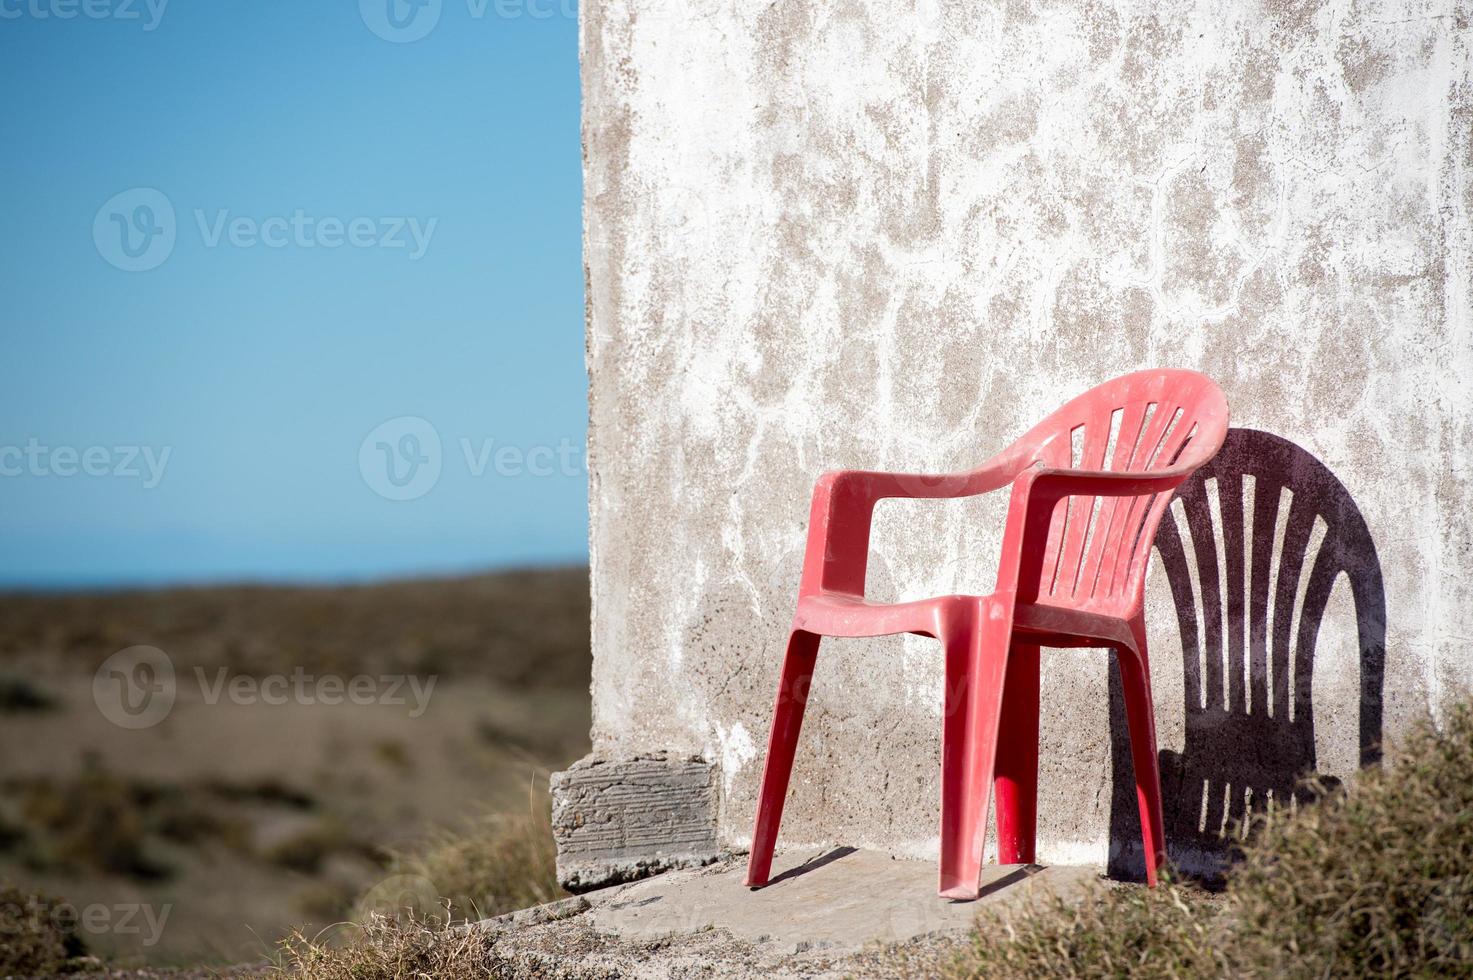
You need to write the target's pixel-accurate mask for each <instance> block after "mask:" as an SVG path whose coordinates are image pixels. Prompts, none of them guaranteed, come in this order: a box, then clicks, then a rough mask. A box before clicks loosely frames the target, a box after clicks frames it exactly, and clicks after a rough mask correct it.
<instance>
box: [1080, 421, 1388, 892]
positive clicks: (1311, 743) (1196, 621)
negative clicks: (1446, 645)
mask: <svg viewBox="0 0 1473 980" xmlns="http://www.w3.org/2000/svg"><path fill="white" fill-rule="evenodd" d="M1177 497H1178V498H1179V501H1180V503H1179V504H1178V503H1173V504H1172V507H1171V509H1170V510H1168V511H1167V513H1166V516H1165V519H1164V520H1163V521H1162V522H1161V528H1160V530H1159V531H1158V532H1157V535H1156V542H1155V545H1156V549H1157V551H1158V553H1159V554H1160V556H1161V561H1162V566H1163V567H1164V569H1165V572H1166V578H1167V581H1168V584H1169V587H1170V591H1171V597H1172V601H1173V603H1174V605H1175V607H1176V616H1177V623H1178V626H1179V628H1180V633H1181V649H1182V680H1183V684H1182V687H1183V693H1184V698H1183V700H1184V701H1185V719H1186V733H1185V744H1184V746H1183V750H1182V751H1181V752H1180V753H1177V752H1174V751H1169V750H1168V751H1163V752H1161V753H1160V763H1161V785H1162V793H1163V808H1164V811H1165V819H1166V840H1167V853H1168V856H1169V858H1170V859H1171V860H1172V862H1173V863H1174V864H1176V865H1177V867H1178V868H1180V869H1181V870H1182V871H1183V872H1185V873H1187V874H1191V875H1193V876H1196V877H1200V878H1202V879H1204V880H1206V881H1209V882H1211V881H1213V880H1216V879H1219V878H1220V875H1221V873H1222V871H1223V870H1225V868H1226V867H1227V865H1228V864H1229V863H1230V862H1231V861H1232V859H1233V855H1234V852H1235V849H1236V845H1237V844H1238V843H1239V835H1240V832H1241V828H1242V827H1243V826H1244V825H1245V823H1246V822H1247V818H1248V817H1249V816H1250V815H1251V814H1252V813H1254V812H1261V811H1262V810H1263V809H1264V808H1266V807H1267V806H1269V805H1270V803H1273V804H1274V805H1277V806H1285V805H1287V806H1289V807H1291V808H1292V807H1297V806H1298V805H1301V804H1302V803H1304V802H1305V801H1306V800H1308V799H1309V798H1311V795H1312V793H1311V791H1310V790H1308V789H1307V788H1305V786H1304V785H1303V782H1302V781H1303V777H1305V776H1306V775H1309V774H1312V773H1315V772H1316V771H1317V767H1316V758H1315V731H1314V724H1315V721H1314V708H1315V705H1314V691H1313V690H1312V684H1313V679H1314V658H1315V648H1316V644H1317V641H1318V639H1319V634H1320V628H1321V625H1322V623H1323V620H1324V617H1325V611H1326V607H1327V605H1328V604H1329V600H1330V593H1331V591H1332V589H1333V588H1334V586H1335V583H1336V581H1337V580H1338V579H1339V577H1340V576H1341V575H1342V574H1343V575H1344V576H1345V577H1346V579H1347V582H1348V585H1349V589H1350V595H1351V598H1352V600H1353V603H1354V610H1355V623H1356V634H1357V640H1358V643H1359V650H1360V654H1359V670H1360V678H1359V680H1360V683H1359V692H1360V704H1359V733H1358V737H1359V759H1360V765H1361V766H1367V765H1373V764H1376V763H1378V762H1379V761H1380V757H1381V750H1380V741H1381V694H1382V685H1383V681H1384V675H1385V660H1386V595H1385V590H1384V587H1383V584H1382V579H1381V565H1380V561H1379V560H1378V559H1377V557H1376V546H1375V544H1374V542H1373V541H1372V539H1371V534H1370V530H1369V528H1368V527H1367V526H1366V522H1365V519H1364V518H1363V517H1362V516H1361V512H1360V510H1359V508H1357V507H1356V505H1355V501H1354V500H1353V499H1352V498H1351V496H1350V493H1349V492H1348V491H1347V490H1346V488H1345V486H1344V485H1343V484H1342V483H1341V482H1340V481H1339V480H1338V479H1336V477H1335V475H1334V474H1333V473H1331V472H1330V470H1329V468H1328V467H1326V466H1325V465H1324V464H1323V463H1321V462H1320V461H1319V460H1318V459H1317V458H1315V457H1314V456H1313V455H1312V454H1310V453H1309V452H1307V451H1305V450H1304V449H1301V448H1300V447H1299V446H1296V445H1295V444H1294V443H1292V442H1289V441H1287V440H1285V439H1282V438H1280V437H1278V436H1275V435H1270V434H1269V433H1267V432H1259V431H1256V430H1253V429H1232V430H1230V431H1229V432H1228V437H1227V440H1226V442H1225V443H1224V444H1223V447H1222V450H1221V451H1220V452H1219V453H1218V454H1217V456H1216V457H1214V458H1213V459H1212V460H1211V461H1210V462H1209V463H1207V464H1206V465H1205V466H1203V467H1202V468H1201V469H1200V470H1198V471H1197V473H1196V474H1194V475H1193V477H1192V478H1191V479H1190V480H1188V481H1187V482H1186V483H1184V484H1183V485H1182V486H1181V487H1180V488H1179V489H1178V491H1177ZM1164 625H1165V624H1158V633H1159V628H1160V627H1161V626H1164ZM1161 649H1162V652H1163V655H1164V654H1165V651H1166V650H1169V649H1170V647H1169V646H1167V645H1163V646H1162V647H1161ZM1155 667H1156V671H1157V672H1158V674H1159V673H1160V672H1161V669H1162V665H1161V662H1160V660H1159V659H1158V660H1156V663H1155ZM1158 687H1159V682H1158ZM1157 703H1158V717H1159V706H1160V701H1159V698H1158V702H1157ZM1110 736H1111V753H1112V758H1113V789H1112V798H1111V807H1110V861H1109V864H1110V869H1109V870H1110V873H1111V875H1112V876H1114V877H1122V878H1130V879H1141V878H1144V874H1145V871H1144V863H1143V861H1142V856H1141V853H1140V843H1139V838H1138V836H1137V834H1138V830H1137V828H1138V818H1137V815H1136V801H1135V791H1134V782H1133V780H1134V774H1133V771H1132V768H1131V762H1130V746H1129V739H1128V736H1127V734H1126V725H1125V713H1124V708H1123V701H1122V698H1121V690H1120V680H1119V676H1118V672H1117V670H1116V668H1115V667H1114V666H1113V662H1112V667H1111V676H1110Z"/></svg>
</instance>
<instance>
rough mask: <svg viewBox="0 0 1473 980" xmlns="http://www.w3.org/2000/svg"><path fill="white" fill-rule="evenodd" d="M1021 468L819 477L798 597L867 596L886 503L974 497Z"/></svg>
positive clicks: (1007, 460) (1003, 465)
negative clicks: (876, 529) (875, 522)
mask: <svg viewBox="0 0 1473 980" xmlns="http://www.w3.org/2000/svg"><path fill="white" fill-rule="evenodd" d="M1021 468H1022V463H1021V462H1019V460H1018V458H1017V454H1012V455H1009V454H1004V455H1002V456H999V457H996V458H994V459H992V460H989V461H988V462H987V463H986V464H984V465H982V466H980V467H978V468H977V469H975V470H968V471H966V472H963V473H945V474H936V475H925V474H918V473H877V472H871V471H867V470H835V471H832V472H829V473H825V474H824V475H823V476H821V477H819V478H818V482H817V484H815V485H814V488H813V504H812V506H811V508H810V510H809V515H808V547H807V551H806V552H805V554H804V558H803V579H802V583H801V584H800V586H799V589H798V594H799V595H813V594H815V593H818V592H838V593H843V594H846V595H853V596H863V595H864V577H865V570H866V567H867V565H868V561H869V533H870V523H871V519H872V518H873V517H874V510H875V504H876V503H877V502H879V501H881V500H884V499H886V498H893V497H899V498H907V499H917V500H918V499H946V498H956V497H970V496H975V495H977V494H981V493H987V492H989V491H992V490H996V489H998V488H1000V487H1005V486H1007V485H1008V484H1009V483H1011V482H1012V481H1013V478H1014V477H1016V476H1017V474H1018V472H1019V471H1020V469H1021Z"/></svg>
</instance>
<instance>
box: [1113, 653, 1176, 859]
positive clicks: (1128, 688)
mask: <svg viewBox="0 0 1473 980" xmlns="http://www.w3.org/2000/svg"><path fill="white" fill-rule="evenodd" d="M1138 642H1139V643H1140V651H1139V652H1136V651H1134V650H1127V649H1121V650H1117V651H1116V655H1117V659H1118V661H1119V663H1120V680H1121V685H1120V686H1121V687H1122V688H1124V691H1125V717H1126V721H1127V723H1128V725H1129V728H1130V758H1131V762H1132V763H1133V764H1134V766H1135V796H1136V805H1137V806H1138V807H1139V809H1140V817H1141V843H1142V844H1143V845H1144V847H1145V855H1146V884H1148V885H1150V886H1152V887H1155V884H1156V872H1157V869H1158V868H1160V867H1161V866H1162V865H1163V864H1165V862H1166V833H1165V821H1164V820H1163V819H1162V816H1161V773H1160V771H1159V770H1158V768H1157V763H1156V715H1155V710H1154V708H1153V706H1152V703H1151V677H1150V673H1149V668H1148V667H1147V661H1146V647H1145V639H1144V637H1141V638H1139V640H1138Z"/></svg>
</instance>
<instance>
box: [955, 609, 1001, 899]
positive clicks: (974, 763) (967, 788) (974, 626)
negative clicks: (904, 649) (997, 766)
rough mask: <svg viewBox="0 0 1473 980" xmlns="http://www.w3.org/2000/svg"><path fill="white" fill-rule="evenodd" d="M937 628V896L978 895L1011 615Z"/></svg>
mask: <svg viewBox="0 0 1473 980" xmlns="http://www.w3.org/2000/svg"><path fill="white" fill-rule="evenodd" d="M988 612H989V607H988V606H986V605H984V606H983V607H982V608H981V609H980V610H979V612H978V615H977V616H976V617H975V618H974V619H972V620H971V621H970V622H965V623H958V624H957V625H956V626H955V627H953V628H951V629H947V630H943V636H942V638H941V639H942V642H943V643H944V644H945V646H946V705H945V714H946V717H945V719H944V721H943V723H942V734H941V885H940V894H941V896H942V897H943V898H960V899H973V898H976V897H977V893H978V886H979V884H980V880H981V874H982V844H983V841H984V839H985V837H986V826H987V825H986V818H987V799H988V795H989V790H990V789H991V785H992V772H993V766H994V763H995V762H996V759H997V726H998V720H999V714H1000V708H1001V704H1002V682H1003V675H1004V671H1005V670H1006V667H1007V661H1008V636H1009V633H1010V632H1011V630H1012V623H1011V617H1007V616H1001V615H999V616H998V617H997V618H992V616H989V615H988Z"/></svg>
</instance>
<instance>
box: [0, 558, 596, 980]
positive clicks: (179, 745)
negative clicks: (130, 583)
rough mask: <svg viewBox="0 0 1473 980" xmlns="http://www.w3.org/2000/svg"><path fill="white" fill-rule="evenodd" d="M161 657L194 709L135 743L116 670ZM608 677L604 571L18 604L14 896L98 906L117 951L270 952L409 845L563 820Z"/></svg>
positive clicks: (11, 780) (10, 865) (137, 734)
mask: <svg viewBox="0 0 1473 980" xmlns="http://www.w3.org/2000/svg"><path fill="white" fill-rule="evenodd" d="M138 645H146V646H150V647H155V648H157V649H158V650H161V651H163V652H164V654H165V655H166V656H167V658H168V661H169V663H170V664H171V666H172V670H173V680H172V688H173V691H174V694H175V699H174V703H173V705H172V707H171V708H170V710H169V711H168V712H167V715H166V716H165V717H163V719H162V720H161V721H158V722H157V723H156V724H153V725H151V726H150V727H145V728H138V729H130V728H127V727H123V726H121V725H119V724H116V723H115V722H114V721H113V720H110V718H109V717H108V712H105V711H104V710H102V709H100V708H99V699H98V697H97V696H96V692H95V690H94V679H95V677H96V675H97V672H98V670H99V667H100V666H101V665H102V664H103V663H104V661H106V660H108V658H109V657H111V656H113V655H114V654H116V653H118V652H119V651H121V650H124V649H127V648H130V647H134V646H138ZM588 677H589V649H588V582H587V572H586V570H585V569H581V568H579V569H560V570H537V571H523V572H508V573H498V574H494V575H482V576H476V577H466V578H455V579H441V580H417V581H407V582H393V583H386V584H373V585H363V586H352V587H331V588H318V587H257V586H251V587H209V588H190V589H171V590H161V591H144V592H116V593H107V594H100V593H86V594H82V593H70V594H53V595H28V594H7V595H0V746H3V751H0V882H9V883H11V884H14V885H16V886H19V887H20V888H21V889H22V890H26V891H30V890H41V891H44V892H47V893H50V894H52V895H54V896H57V897H59V898H61V899H63V900H64V901H65V902H66V903H68V904H69V905H70V906H73V907H75V908H76V909H78V910H79V911H84V910H86V909H89V908H90V909H92V911H93V914H94V915H95V916H96V919H95V923H96V924H98V925H100V928H96V929H93V928H87V927H86V926H84V928H83V929H82V931H81V935H82V938H83V939H84V940H85V942H86V943H87V946H88V948H89V949H90V950H91V951H93V952H95V953H97V954H99V955H103V956H106V957H108V958H109V959H111V960H114V961H120V962H124V963H126V962H135V963H148V964H153V965H163V964H200V963H246V962H252V961H256V960H259V959H260V958H261V957H262V956H263V955H269V954H270V953H271V952H272V950H273V949H274V944H275V941H276V940H277V939H278V938H280V937H281V936H282V935H283V934H284V933H285V931H286V930H288V929H289V928H291V927H293V926H303V927H305V929H306V931H307V932H308V933H309V934H310V933H311V931H312V930H313V929H320V928H322V927H325V926H328V925H329V924H331V923H333V922H336V921H339V920H341V919H343V918H345V917H347V916H349V915H350V914H351V913H352V910H353V906H354V903H355V902H356V901H358V900H359V898H360V896H362V895H363V894H364V893H365V891H366V890H369V891H371V890H372V889H373V888H374V887H375V886H376V885H377V884H379V883H381V882H383V881H385V880H386V879H387V880H389V884H388V886H387V887H389V888H391V889H392V888H394V887H398V886H397V885H396V884H395V883H394V881H393V880H392V879H393V878H394V866H393V863H392V862H393V856H394V855H395V854H396V853H397V854H403V853H405V852H412V851H414V850H415V849H416V848H419V847H421V846H423V844H424V842H426V841H427V840H431V839H432V838H434V837H435V836H436V835H437V834H439V835H449V834H456V833H460V832H464V831H466V830H467V828H469V827H471V826H472V825H473V824H474V822H475V821H476V819H477V818H478V817H484V815H485V814H487V813H516V812H520V813H525V812H526V811H527V808H528V807H529V806H540V805H541V803H540V800H541V797H542V795H543V794H545V790H546V783H547V773H548V772H549V771H550V770H552V769H556V768H558V767H560V766H563V765H565V764H566V763H568V762H570V761H572V760H573V759H575V758H577V757H578V756H579V755H581V754H583V753H584V752H585V751H586V750H587V742H588V724H589V719H588V711H589V702H588ZM150 679H151V680H154V681H156V680H157V679H156V678H150ZM355 679H356V680H355ZM114 680H115V679H113V678H108V677H106V676H104V678H103V679H102V681H100V682H99V683H101V684H102V685H103V686H102V688H101V690H102V691H103V693H104V694H106V693H107V691H108V690H109V688H108V686H107V685H109V684H111V683H113V682H114ZM355 683H356V684H357V685H358V686H357V687H356V688H354V687H353V686H352V685H354V684H355ZM355 700H356V701H358V702H372V703H352V702H353V701H355ZM334 701H341V702H343V703H331V702H334ZM283 702H284V703H283ZM112 713H113V714H116V712H115V711H114V712H112ZM130 909H132V910H133V911H132V912H131V915H130V913H129V911H128V910H130ZM124 916H129V917H130V921H129V922H128V923H127V927H124V926H123V925H122V920H123V918H124Z"/></svg>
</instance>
